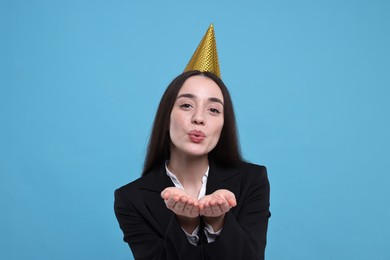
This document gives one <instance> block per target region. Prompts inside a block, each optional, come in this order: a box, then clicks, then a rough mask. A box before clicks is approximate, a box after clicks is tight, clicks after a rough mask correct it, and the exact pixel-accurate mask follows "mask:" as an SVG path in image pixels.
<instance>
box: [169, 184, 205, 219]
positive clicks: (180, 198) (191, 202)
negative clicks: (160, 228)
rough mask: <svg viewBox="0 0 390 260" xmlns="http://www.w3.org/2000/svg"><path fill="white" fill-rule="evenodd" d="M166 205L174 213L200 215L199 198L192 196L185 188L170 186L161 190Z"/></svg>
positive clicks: (190, 216)
mask: <svg viewBox="0 0 390 260" xmlns="http://www.w3.org/2000/svg"><path fill="white" fill-rule="evenodd" d="M161 197H162V198H163V199H164V202H165V205H166V206H167V208H168V209H170V210H172V211H173V213H175V214H176V215H179V216H185V217H188V218H197V217H198V216H199V208H198V205H199V204H198V200H196V199H193V198H191V197H190V196H189V195H188V194H187V193H186V192H185V191H184V190H182V189H179V188H176V187H168V188H166V189H164V190H163V191H162V192H161Z"/></svg>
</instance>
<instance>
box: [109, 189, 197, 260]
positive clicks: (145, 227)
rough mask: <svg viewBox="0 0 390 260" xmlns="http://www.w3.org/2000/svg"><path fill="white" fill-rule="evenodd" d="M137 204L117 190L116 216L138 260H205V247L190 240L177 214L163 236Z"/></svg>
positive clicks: (125, 239) (172, 215)
mask: <svg viewBox="0 0 390 260" xmlns="http://www.w3.org/2000/svg"><path fill="white" fill-rule="evenodd" d="M134 204H137V201H133V200H130V199H129V198H128V197H127V196H126V194H125V193H124V192H123V191H122V190H121V189H118V190H116V191H115V202H114V210H115V214H116V217H117V219H118V222H119V225H120V227H121V229H122V231H123V234H124V241H125V242H127V243H128V244H129V246H130V248H131V251H132V253H133V256H134V259H136V260H151V259H155V260H180V259H189V260H198V259H204V257H203V250H202V247H197V246H194V245H192V244H191V243H190V242H189V241H188V239H187V237H186V236H185V234H184V232H183V230H182V229H181V227H180V225H179V224H178V222H177V220H176V217H175V215H174V214H173V213H172V214H171V218H170V220H169V224H168V228H167V230H166V234H165V235H164V236H162V235H161V234H159V232H157V231H156V230H155V229H154V228H153V225H151V223H149V222H148V221H147V219H146V218H145V217H144V216H143V215H142V214H141V212H142V211H143V209H142V208H141V209H140V207H138V205H137V206H135V205H134Z"/></svg>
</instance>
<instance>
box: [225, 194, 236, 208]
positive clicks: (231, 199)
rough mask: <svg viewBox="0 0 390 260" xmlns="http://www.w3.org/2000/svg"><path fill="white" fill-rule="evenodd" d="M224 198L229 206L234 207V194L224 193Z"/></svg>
mask: <svg viewBox="0 0 390 260" xmlns="http://www.w3.org/2000/svg"><path fill="white" fill-rule="evenodd" d="M225 199H226V200H227V202H228V203H229V205H230V206H231V207H235V206H236V205H237V201H236V196H234V194H233V193H229V194H228V195H226V196H225Z"/></svg>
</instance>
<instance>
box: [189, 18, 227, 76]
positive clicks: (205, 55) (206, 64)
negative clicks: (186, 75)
mask: <svg viewBox="0 0 390 260" xmlns="http://www.w3.org/2000/svg"><path fill="white" fill-rule="evenodd" d="M190 70H199V71H202V72H204V71H209V72H212V73H214V74H215V75H217V76H218V77H219V78H221V73H220V71H219V63H218V54H217V43H216V41H215V35H214V26H213V24H210V26H209V29H208V30H207V32H206V34H205V35H204V36H203V39H202V41H201V42H200V43H199V45H198V48H196V51H195V53H194V54H193V55H192V58H191V60H190V61H189V62H188V64H187V67H186V68H185V69H184V72H186V71H190Z"/></svg>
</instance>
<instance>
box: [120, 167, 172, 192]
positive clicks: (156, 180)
mask: <svg viewBox="0 0 390 260" xmlns="http://www.w3.org/2000/svg"><path fill="white" fill-rule="evenodd" d="M169 181H170V179H169V177H168V176H167V175H166V173H165V168H164V167H156V168H155V169H153V170H152V171H150V172H149V173H148V174H146V175H143V176H141V177H139V178H138V179H135V180H134V181H132V182H130V183H128V184H126V185H123V186H122V187H120V188H118V189H116V190H115V194H116V195H120V194H122V195H126V196H130V195H131V196H132V197H134V196H137V195H139V194H138V193H139V192H140V191H141V190H145V191H151V192H161V191H162V190H163V189H164V188H165V187H166V186H171V185H170V183H169Z"/></svg>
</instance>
